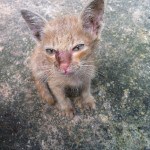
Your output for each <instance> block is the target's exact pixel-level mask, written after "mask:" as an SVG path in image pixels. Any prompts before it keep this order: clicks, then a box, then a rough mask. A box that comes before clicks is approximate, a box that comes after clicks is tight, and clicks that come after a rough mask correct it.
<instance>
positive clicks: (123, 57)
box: [0, 0, 150, 150]
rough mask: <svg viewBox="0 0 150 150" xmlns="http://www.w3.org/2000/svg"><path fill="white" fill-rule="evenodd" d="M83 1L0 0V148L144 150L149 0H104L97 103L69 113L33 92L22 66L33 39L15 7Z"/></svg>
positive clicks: (69, 6)
mask: <svg viewBox="0 0 150 150" xmlns="http://www.w3.org/2000/svg"><path fill="white" fill-rule="evenodd" d="M87 3H88V1H86V0H73V1H71V0H38V1H37V0H26V1H22V0H13V1H12V0H0V20H1V21H0V150H50V149H56V150H79V149H82V150H150V0H126V1H125V0H107V6H106V10H105V19H104V20H105V26H104V29H103V32H102V38H101V44H100V48H99V53H98V59H97V62H98V72H97V76H96V78H95V79H94V80H93V83H92V92H93V94H94V96H95V98H96V103H97V109H96V111H94V112H92V113H90V112H88V111H86V112H80V110H77V111H78V113H77V115H76V116H75V118H74V119H73V120H69V119H66V118H64V117H60V116H58V113H57V112H56V110H55V109H54V108H52V107H50V106H48V105H47V104H45V103H42V101H41V100H40V97H39V96H38V94H37V91H36V89H35V86H34V83H33V80H32V78H31V72H30V70H29V69H28V68H27V66H26V62H27V58H28V56H29V55H30V53H31V52H32V50H33V47H34V44H35V43H34V41H33V40H32V38H31V36H30V32H29V30H28V28H27V26H26V24H25V22H24V20H23V19H22V18H21V15H20V10H21V9H22V8H27V9H29V10H32V11H36V12H38V13H40V14H41V15H43V16H44V17H46V18H47V19H52V18H55V17H56V16H58V15H62V14H69V13H79V12H80V11H81V10H82V8H83V7H84V6H85V5H86V4H87Z"/></svg>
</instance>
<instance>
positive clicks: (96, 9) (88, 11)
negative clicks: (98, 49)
mask: <svg viewBox="0 0 150 150" xmlns="http://www.w3.org/2000/svg"><path fill="white" fill-rule="evenodd" d="M103 14H104V0H93V1H92V2H91V3H90V4H89V5H88V6H87V7H86V8H85V9H84V11H83V13H82V15H81V20H82V25H83V28H84V30H85V31H86V32H89V33H90V34H92V35H94V36H98V33H99V31H100V29H101V27H102V21H103Z"/></svg>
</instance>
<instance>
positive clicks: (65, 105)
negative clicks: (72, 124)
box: [50, 85, 74, 118]
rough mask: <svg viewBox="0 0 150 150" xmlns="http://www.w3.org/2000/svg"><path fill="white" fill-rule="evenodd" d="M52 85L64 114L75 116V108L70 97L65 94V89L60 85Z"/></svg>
mask: <svg viewBox="0 0 150 150" xmlns="http://www.w3.org/2000/svg"><path fill="white" fill-rule="evenodd" d="M50 87H51V89H52V92H53V94H54V95H55V97H56V100H57V102H58V108H60V109H61V111H62V114H63V115H65V116H67V117H70V118H73V116H74V108H73V106H72V104H71V101H70V99H69V98H67V97H66V96H65V93H64V90H63V89H62V88H61V87H58V86H53V85H52V86H51V85H50Z"/></svg>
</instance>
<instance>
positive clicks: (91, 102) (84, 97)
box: [81, 81, 96, 109]
mask: <svg viewBox="0 0 150 150" xmlns="http://www.w3.org/2000/svg"><path fill="white" fill-rule="evenodd" d="M81 104H82V107H84V108H88V109H95V108H96V105H95V99H94V97H93V96H92V94H91V92H90V81H89V82H87V83H86V84H85V85H84V86H83V91H82V94H81Z"/></svg>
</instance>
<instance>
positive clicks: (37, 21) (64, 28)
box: [21, 0, 104, 117]
mask: <svg viewBox="0 0 150 150" xmlns="http://www.w3.org/2000/svg"><path fill="white" fill-rule="evenodd" d="M21 14H22V17H23V18H24V19H25V21H26V22H27V24H28V26H29V28H30V30H31V32H32V34H33V36H34V37H35V39H36V40H37V45H36V47H35V50H34V52H33V54H32V56H31V70H32V74H33V77H34V79H35V84H36V87H37V90H38V91H39V93H40V95H41V97H42V98H43V99H44V100H45V101H46V102H48V103H49V104H50V105H54V104H57V105H58V106H59V108H60V110H61V111H62V112H63V114H64V115H66V116H69V117H73V116H74V113H75V110H74V107H73V104H72V98H75V97H76V96H77V97H78V102H79V103H80V106H81V107H84V108H90V109H95V99H94V97H93V96H92V95H91V93H90V84H91V79H92V78H93V77H94V74H95V66H94V60H95V52H94V51H95V49H96V46H97V43H98V35H99V33H100V29H101V27H102V20H103V14H104V0H93V1H92V2H91V3H90V4H89V5H88V6H87V7H86V8H85V9H84V10H83V12H82V14H81V15H80V16H75V15H72V16H63V17H62V16H61V17H59V18H56V19H54V20H50V21H47V20H45V19H43V18H42V17H41V16H39V15H38V14H36V13H33V12H31V11H28V10H22V11H21Z"/></svg>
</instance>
